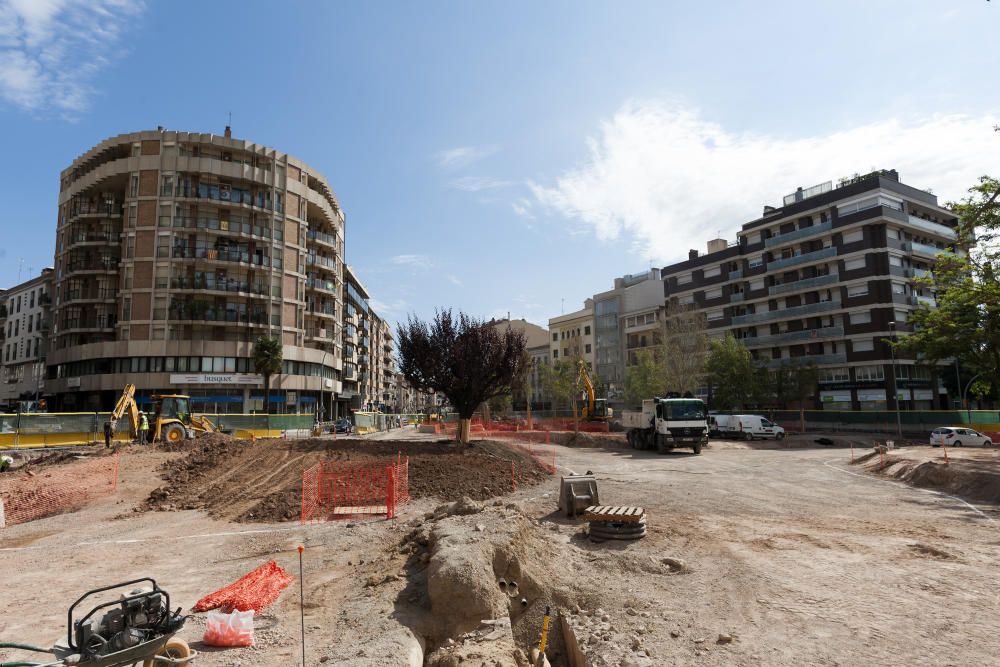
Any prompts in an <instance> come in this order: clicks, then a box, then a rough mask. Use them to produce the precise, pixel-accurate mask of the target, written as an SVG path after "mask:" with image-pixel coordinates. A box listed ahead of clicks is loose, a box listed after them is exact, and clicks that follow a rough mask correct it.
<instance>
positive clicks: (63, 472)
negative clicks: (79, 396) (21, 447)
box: [0, 454, 119, 527]
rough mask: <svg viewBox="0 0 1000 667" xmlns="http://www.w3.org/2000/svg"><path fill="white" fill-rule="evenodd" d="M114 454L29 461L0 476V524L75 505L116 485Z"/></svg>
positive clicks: (116, 456) (44, 515) (116, 466)
mask: <svg viewBox="0 0 1000 667" xmlns="http://www.w3.org/2000/svg"><path fill="white" fill-rule="evenodd" d="M118 457H119V455H118V454H114V455H111V456H95V457H91V458H87V459H86V460H83V461H73V462H56V463H52V464H47V465H33V466H29V467H26V468H24V469H22V470H21V471H17V472H9V473H4V475H3V478H2V479H0V499H2V500H3V511H2V513H0V527H3V526H4V525H7V526H12V525H14V524H18V523H24V522H26V521H34V520H35V519H41V518H42V517H46V516H51V515H53V514H60V513H62V512H65V511H67V510H71V509H75V508H78V507H80V506H82V505H84V504H85V503H86V502H87V501H89V500H92V499H93V498H98V497H100V496H105V495H108V494H110V493H113V492H114V491H115V489H117V488H118Z"/></svg>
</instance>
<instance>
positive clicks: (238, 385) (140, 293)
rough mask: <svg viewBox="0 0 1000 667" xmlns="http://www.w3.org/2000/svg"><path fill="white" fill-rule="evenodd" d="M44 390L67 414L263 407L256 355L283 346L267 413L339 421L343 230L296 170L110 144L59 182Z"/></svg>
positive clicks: (269, 153)
mask: <svg viewBox="0 0 1000 667" xmlns="http://www.w3.org/2000/svg"><path fill="white" fill-rule="evenodd" d="M57 225H58V226H57V237H56V249H55V264H54V266H55V273H54V276H53V290H52V301H53V303H52V309H53V322H52V331H51V345H50V350H49V355H48V359H47V362H48V378H47V380H46V392H47V393H49V394H50V395H51V396H52V398H53V399H54V400H53V403H54V404H55V407H57V408H58V409H61V410H96V409H108V408H109V407H111V405H113V403H114V400H115V397H116V396H117V394H118V393H119V392H120V391H121V389H122V387H123V386H124V385H125V383H134V384H135V385H136V386H137V389H138V396H139V398H140V401H145V400H148V398H149V396H150V395H151V394H153V393H158V392H174V393H187V394H190V395H191V396H192V402H193V404H194V407H195V408H196V409H198V410H205V411H220V412H249V411H251V410H255V409H263V408H264V405H263V402H264V401H263V396H262V390H261V388H262V382H261V378H260V376H259V375H257V374H256V373H255V372H254V368H253V363H252V360H251V352H252V349H253V344H254V341H255V340H256V339H257V338H258V337H259V336H262V335H267V336H274V337H277V338H278V339H280V340H281V342H282V344H283V348H284V359H285V362H284V368H283V372H282V373H281V374H280V375H279V376H277V377H275V378H274V381H273V383H272V385H273V386H272V398H271V400H272V404H271V405H270V406H269V409H270V410H271V411H281V412H312V411H316V412H317V413H318V412H320V410H319V406H318V405H317V403H318V402H320V401H323V402H324V405H323V408H324V409H323V412H324V413H325V414H326V415H331V416H333V415H335V414H336V413H335V411H334V406H335V405H336V403H337V401H336V396H337V395H339V394H340V393H341V391H342V385H341V381H342V378H341V369H342V367H343V356H342V337H341V328H342V325H343V314H344V311H343V303H342V298H343V297H342V294H343V281H344V278H343V258H344V229H345V218H344V213H343V210H342V209H341V207H340V203H339V202H338V200H337V197H336V195H335V194H334V192H333V189H332V188H331V187H330V184H329V183H328V182H327V181H326V179H325V178H324V177H323V176H322V175H321V174H320V173H319V172H318V171H316V170H315V169H313V168H311V167H310V166H309V165H307V164H306V163H304V162H302V161H301V160H299V159H297V158H295V157H293V156H291V155H288V154H286V153H282V152H280V151H278V150H275V149H273V148H268V147H266V146H261V145H259V144H255V143H253V142H250V141H247V140H242V139H235V138H233V137H232V136H231V132H230V131H229V128H226V132H225V133H224V135H222V136H219V135H213V134H198V133H190V132H174V131H167V130H163V129H158V130H153V131H145V132H135V133H131V134H123V135H119V136H117V137H112V138H110V139H106V140H104V141H102V142H101V143H99V144H97V145H96V146H94V147H93V148H91V149H90V150H88V151H87V152H86V153H84V154H83V155H81V156H80V157H78V158H77V159H76V160H74V161H73V163H72V164H71V165H70V166H69V167H68V168H66V169H65V170H64V171H63V172H62V174H61V175H60V190H59V207H58V222H57Z"/></svg>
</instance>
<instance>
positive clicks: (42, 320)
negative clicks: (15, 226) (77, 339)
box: [0, 268, 53, 410]
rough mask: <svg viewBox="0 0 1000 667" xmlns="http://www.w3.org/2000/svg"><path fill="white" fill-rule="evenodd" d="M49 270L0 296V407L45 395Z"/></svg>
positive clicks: (49, 329) (49, 296)
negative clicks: (0, 342) (1, 343)
mask: <svg viewBox="0 0 1000 667" xmlns="http://www.w3.org/2000/svg"><path fill="white" fill-rule="evenodd" d="M52 275H53V270H52V269H50V268H49V269H44V270H43V271H42V272H41V274H39V275H38V276H35V277H34V278H32V279H31V280H28V281H26V282H23V283H21V284H20V285H16V286H15V287H11V288H10V289H8V290H6V291H5V292H4V293H3V295H2V296H0V339H2V342H3V346H2V347H0V355H2V356H0V406H3V407H4V409H7V410H15V409H17V407H18V403H19V402H20V401H34V400H37V399H39V398H41V397H43V396H45V391H46V387H45V357H46V354H47V352H48V342H49V333H50V331H51V326H52Z"/></svg>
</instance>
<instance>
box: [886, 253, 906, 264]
mask: <svg viewBox="0 0 1000 667" xmlns="http://www.w3.org/2000/svg"><path fill="white" fill-rule="evenodd" d="M902 265H903V258H902V257H900V256H899V255H889V266H902Z"/></svg>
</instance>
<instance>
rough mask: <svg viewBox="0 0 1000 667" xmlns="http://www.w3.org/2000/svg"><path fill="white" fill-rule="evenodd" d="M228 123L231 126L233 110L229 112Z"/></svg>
mask: <svg viewBox="0 0 1000 667" xmlns="http://www.w3.org/2000/svg"><path fill="white" fill-rule="evenodd" d="M228 124H229V127H232V126H233V112H232V111H230V112H229V123H228Z"/></svg>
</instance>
